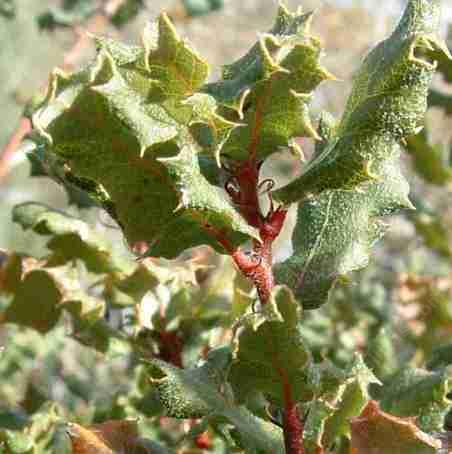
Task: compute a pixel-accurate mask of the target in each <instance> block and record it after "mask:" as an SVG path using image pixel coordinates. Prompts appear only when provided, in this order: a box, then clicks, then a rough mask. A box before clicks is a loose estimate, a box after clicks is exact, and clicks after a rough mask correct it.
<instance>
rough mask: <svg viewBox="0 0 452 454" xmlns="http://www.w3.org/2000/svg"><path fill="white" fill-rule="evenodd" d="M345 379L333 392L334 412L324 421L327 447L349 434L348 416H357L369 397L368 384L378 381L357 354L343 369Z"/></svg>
mask: <svg viewBox="0 0 452 454" xmlns="http://www.w3.org/2000/svg"><path fill="white" fill-rule="evenodd" d="M345 374H346V379H345V381H344V382H343V383H341V384H340V385H339V388H338V389H337V392H336V395H334V394H333V396H334V400H333V402H332V404H333V405H334V407H335V408H336V409H335V412H334V414H333V415H332V416H331V417H330V418H329V419H328V420H327V421H326V426H325V432H324V435H323V442H324V445H325V446H326V447H327V448H328V447H330V446H331V445H332V443H334V441H335V440H336V438H338V437H340V436H347V437H349V436H350V424H349V420H350V418H353V417H355V416H358V415H359V414H360V413H361V411H362V410H363V409H364V407H365V406H366V404H367V402H368V401H369V399H370V396H369V386H370V385H371V384H372V383H376V384H379V383H380V382H379V381H378V379H377V378H376V377H375V375H374V374H373V373H372V372H371V371H370V369H368V367H367V366H366V365H365V363H364V361H363V359H362V358H361V356H359V355H357V356H356V357H355V359H354V361H353V363H351V364H350V365H349V366H348V368H347V369H346V371H345Z"/></svg>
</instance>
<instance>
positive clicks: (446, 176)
mask: <svg viewBox="0 0 452 454" xmlns="http://www.w3.org/2000/svg"><path fill="white" fill-rule="evenodd" d="M406 149H407V151H408V153H410V155H411V157H412V162H413V166H414V170H415V171H416V172H417V173H418V174H419V175H420V176H421V177H422V178H423V179H424V180H426V181H427V182H428V183H430V184H435V185H438V186H443V185H446V184H448V183H450V182H452V163H451V162H450V161H451V150H450V149H449V148H448V147H446V146H445V145H441V144H436V145H432V144H430V142H429V139H428V135H427V132H426V130H425V129H424V130H422V131H421V132H420V133H419V134H417V135H415V136H410V137H408V138H407V147H406Z"/></svg>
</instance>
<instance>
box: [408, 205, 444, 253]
mask: <svg viewBox="0 0 452 454" xmlns="http://www.w3.org/2000/svg"><path fill="white" fill-rule="evenodd" d="M414 201H415V205H416V211H414V212H410V214H409V217H408V218H409V219H410V220H411V221H412V222H413V224H414V226H415V228H416V232H417V233H418V235H419V236H420V237H421V238H422V239H423V240H424V243H425V245H426V246H427V247H428V248H430V249H432V250H433V251H435V252H437V253H438V254H439V255H441V256H442V257H445V258H447V259H450V258H452V244H451V242H450V239H449V228H448V224H447V223H446V222H445V219H443V218H442V217H441V216H440V215H439V214H438V213H436V212H435V211H434V210H433V209H432V208H431V207H430V206H428V205H427V204H426V203H425V202H424V201H422V200H421V199H420V198H418V197H414Z"/></svg>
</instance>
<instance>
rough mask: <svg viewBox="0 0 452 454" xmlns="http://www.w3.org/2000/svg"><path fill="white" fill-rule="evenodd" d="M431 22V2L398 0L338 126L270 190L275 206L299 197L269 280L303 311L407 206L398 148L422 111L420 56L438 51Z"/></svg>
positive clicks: (365, 257) (425, 68) (320, 300)
mask: <svg viewBox="0 0 452 454" xmlns="http://www.w3.org/2000/svg"><path fill="white" fill-rule="evenodd" d="M438 21H439V2H437V1H434V2H426V1H424V0H411V1H410V2H409V3H408V6H407V9H406V11H405V14H404V16H403V18H402V19H401V21H400V24H399V26H398V27H397V29H396V30H395V32H394V33H393V34H392V35H391V37H390V38H388V39H387V40H386V41H383V42H382V43H381V44H380V45H378V46H377V47H376V48H375V49H374V50H373V51H372V52H371V53H370V54H369V55H368V56H367V57H366V59H365V60H364V62H363V64H362V67H361V69H360V70H359V71H358V74H357V75H356V76H355V82H354V86H353V90H352V93H351V95H350V98H349V100H348V104H347V108H346V111H345V113H344V115H343V117H342V120H341V121H340V123H339V124H338V125H337V126H336V125H335V124H334V122H332V121H331V119H328V121H325V120H326V119H325V118H324V120H323V121H321V123H320V128H319V131H320V133H321V134H322V136H323V138H324V139H325V141H327V142H326V143H325V144H324V145H322V146H321V147H318V149H317V151H316V153H315V155H314V158H313V161H312V162H311V163H310V164H308V167H307V169H306V171H305V172H304V173H303V174H302V175H301V176H300V177H299V178H298V179H296V180H295V181H294V182H293V183H290V184H289V185H288V186H286V187H285V188H282V189H280V190H278V191H276V193H275V195H276V196H277V197H280V198H281V200H283V201H285V202H293V201H297V200H299V199H302V200H301V201H300V203H299V205H298V213H297V223H296V226H295V229H294V232H293V236H292V241H293V247H294V254H293V256H292V257H290V258H289V259H288V260H286V261H285V262H284V263H282V264H280V265H278V266H277V267H276V277H277V281H278V283H280V284H285V285H288V286H289V287H290V288H291V289H292V290H293V291H294V293H295V296H296V297H297V298H298V299H299V300H300V301H301V303H302V305H303V307H304V308H307V309H314V308H317V307H319V306H321V305H322V304H324V303H325V302H326V301H327V300H328V296H329V293H330V290H331V288H332V287H333V286H334V284H335V283H336V282H337V281H338V280H344V279H346V275H347V274H348V273H349V272H351V271H355V270H358V269H361V268H363V267H365V266H367V264H368V262H369V256H370V249H371V247H372V246H373V245H374V244H375V243H376V242H377V241H378V240H379V239H380V238H381V237H382V236H383V234H384V232H385V230H386V226H385V224H384V223H383V222H382V221H381V219H380V218H381V217H382V216H386V215H389V214H391V213H394V212H397V211H398V210H400V209H403V208H412V205H411V202H410V201H409V199H408V192H409V188H408V183H407V181H406V180H405V178H404V176H403V175H402V173H401V170H400V166H399V155H400V145H399V142H400V140H401V139H402V138H403V137H404V136H406V135H408V134H412V133H413V132H414V131H415V130H416V128H417V127H418V126H419V125H420V124H421V122H422V118H423V115H424V113H425V110H426V103H427V101H426V100H427V93H428V87H429V84H430V82H431V80H432V77H433V75H434V71H435V64H433V63H431V62H430V61H429V60H428V57H427V55H428V52H429V49H442V44H441V43H440V42H439V41H437V40H436V38H434V32H435V30H436V29H437V27H438ZM424 51H425V53H426V54H425V53H424ZM420 53H421V54H422V55H423V57H422V58H421V57H420ZM308 193H310V194H311V195H310V196H309V197H306V195H307V194H308Z"/></svg>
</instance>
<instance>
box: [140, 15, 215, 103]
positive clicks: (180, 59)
mask: <svg viewBox="0 0 452 454" xmlns="http://www.w3.org/2000/svg"><path fill="white" fill-rule="evenodd" d="M143 44H144V47H145V51H146V53H145V66H146V69H147V70H148V72H149V76H148V77H149V78H150V79H152V80H153V81H155V82H156V87H157V89H158V91H159V94H160V95H161V96H163V97H164V98H183V97H187V96H190V95H192V94H194V93H195V92H196V91H198V90H199V88H200V87H201V86H202V85H203V84H204V83H205V82H206V80H207V77H208V75H209V65H208V64H207V62H205V61H204V60H203V59H202V58H201V57H200V56H199V55H198V54H197V53H196V52H195V51H194V50H193V49H191V48H190V47H189V46H188V44H187V43H186V42H185V41H184V40H182V39H181V38H180V37H179V36H178V34H177V32H176V30H175V28H174V25H173V24H172V23H171V21H170V20H169V18H168V16H167V15H166V14H162V15H161V16H160V17H159V19H158V22H157V23H152V24H150V25H148V26H147V28H146V29H145V31H144V33H143Z"/></svg>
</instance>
